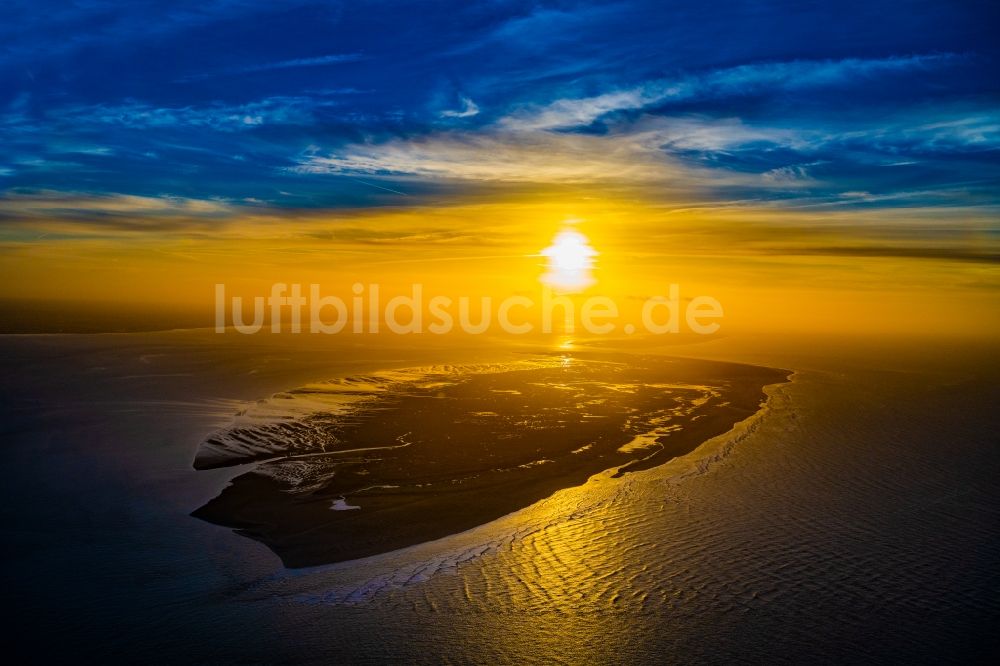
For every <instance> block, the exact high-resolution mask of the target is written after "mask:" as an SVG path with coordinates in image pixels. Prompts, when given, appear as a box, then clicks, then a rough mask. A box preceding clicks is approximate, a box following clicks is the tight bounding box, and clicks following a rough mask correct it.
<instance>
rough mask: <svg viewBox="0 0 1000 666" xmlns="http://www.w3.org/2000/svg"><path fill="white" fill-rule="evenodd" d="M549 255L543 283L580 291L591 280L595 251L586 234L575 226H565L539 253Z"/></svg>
mask: <svg viewBox="0 0 1000 666" xmlns="http://www.w3.org/2000/svg"><path fill="white" fill-rule="evenodd" d="M541 254H542V256H543V257H547V258H548V266H547V267H548V272H547V273H546V274H545V275H543V276H542V282H544V283H545V284H547V285H549V286H552V287H555V288H557V289H560V290H562V291H579V290H582V289H584V288H586V287H588V286H590V285H591V284H593V283H594V278H593V276H592V275H591V270H592V269H593V267H594V257H596V256H597V254H598V252H597V250H595V249H594V248H593V247H591V246H590V242H589V241H588V240H587V237H586V236H584V235H583V234H581V233H580V232H579V231H576V230H575V229H564V230H562V231H560V232H559V233H558V234H556V236H555V238H554V239H552V244H551V245H549V246H548V247H547V248H545V249H544V250H542V252H541Z"/></svg>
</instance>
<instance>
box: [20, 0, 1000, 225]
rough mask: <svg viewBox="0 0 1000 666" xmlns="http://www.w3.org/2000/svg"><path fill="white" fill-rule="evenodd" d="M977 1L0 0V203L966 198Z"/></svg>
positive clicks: (978, 63) (912, 202)
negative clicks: (581, 194) (607, 196)
mask: <svg viewBox="0 0 1000 666" xmlns="http://www.w3.org/2000/svg"><path fill="white" fill-rule="evenodd" d="M998 18H1000V15H998V11H997V9H996V3H990V2H908V1H893V2H880V3H873V2H837V3H833V2H824V3H818V2H806V1H795V2H722V3H709V2H704V1H703V0H700V1H697V2H687V1H683V2H638V1H634V2H630V1H624V2H608V3H605V2H500V1H497V2H481V3H467V2H455V3H446V2H441V3H433V2H432V3H408V2H391V3H390V2H365V1H359V2H294V1H293V2H281V3H275V2H239V1H236V0H221V1H206V0H202V1H199V2H186V1H173V2H155V1H139V2H129V3H124V2H105V1H103V0H84V1H80V2H44V1H39V0H32V1H30V2H29V1H21V0H9V1H8V2H5V3H4V4H3V7H2V9H0V44H2V46H0V81H2V85H0V137H2V139H0V192H2V194H0V196H2V197H3V200H2V202H0V203H2V210H0V220H7V221H8V222H10V221H16V220H19V219H22V220H23V219H24V218H26V217H27V218H30V217H31V216H32V215H39V214H44V215H47V216H62V217H65V218H66V219H70V220H72V219H76V218H85V219H86V220H87V221H89V222H93V221H94V220H98V221H99V220H100V219H102V215H103V216H105V217H109V218H110V217H111V213H112V212H113V211H120V210H122V209H123V207H124V209H125V210H128V203H129V202H138V204H137V205H136V209H137V210H140V209H141V210H144V211H148V210H150V208H155V209H157V210H161V211H165V212H166V215H167V217H169V213H170V212H171V211H174V210H176V211H178V212H179V213H182V214H183V215H185V216H190V215H202V216H207V217H212V216H230V215H236V214H240V212H241V211H245V210H246V209H248V208H251V209H259V208H266V209H268V210H277V211H282V210H288V211H295V210H299V209H325V208H333V209H342V208H365V207H380V206H412V205H418V204H419V205H447V204H449V203H453V202H458V201H462V200H466V199H476V198H481V197H487V198H488V197H491V196H499V195H502V194H505V193H508V192H520V191H526V190H531V189H532V188H549V189H551V188H556V189H558V188H567V189H579V188H588V187H595V186H598V187H600V188H602V190H607V191H613V192H620V193H623V194H625V195H629V196H631V195H640V196H642V197H643V198H647V199H652V200H657V199H662V200H663V201H668V202H676V203H678V204H684V205H697V204H699V203H705V202H710V203H713V204H718V203H720V202H722V203H731V204H733V205H750V204H752V205H758V206H759V205H766V206H778V207H787V208H796V209H806V210H825V209H868V208H878V209H882V208H899V207H932V208H933V207H940V208H948V207H960V208H963V209H969V208H972V209H975V210H979V211H982V212H983V214H986V215H994V214H995V212H996V210H997V205H998V203H1000V201H998V198H1000V190H998V183H1000V87H998V84H997V82H998V81H1000V76H998V73H1000V67H998V57H1000V47H998V44H1000V41H998V40H997V39H996V28H997V25H1000V22H998ZM81 201H84V202H87V203H86V205H81V204H80V202H81ZM150 202H153V204H154V205H152V206H151V204H150ZM139 204H141V205H139Z"/></svg>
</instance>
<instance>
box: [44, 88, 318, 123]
mask: <svg viewBox="0 0 1000 666" xmlns="http://www.w3.org/2000/svg"><path fill="white" fill-rule="evenodd" d="M336 105H337V102H335V101H333V100H327V99H318V98H316V97H294V96H293V97H286V96H277V97H268V98H265V99H262V100H258V101H254V102H247V103H245V104H224V103H221V102H215V103H212V104H208V105H205V106H184V107H156V106H152V105H150V104H147V103H144V102H139V101H136V100H129V101H126V102H124V103H122V104H117V105H106V104H99V105H94V106H74V107H68V108H64V109H56V110H53V111H51V112H50V116H52V117H54V118H58V119H60V120H64V121H68V122H71V123H74V124H77V125H79V124H81V123H82V124H84V125H86V124H104V125H122V126H125V127H132V128H157V127H161V128H163V127H202V128H212V129H216V130H224V131H238V130H245V129H250V128H253V127H257V126H260V125H265V124H279V125H280V124H309V123H312V122H313V121H314V120H315V117H314V113H315V111H316V110H317V109H320V108H323V107H331V106H336Z"/></svg>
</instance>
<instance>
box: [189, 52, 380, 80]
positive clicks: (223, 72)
mask: <svg viewBox="0 0 1000 666" xmlns="http://www.w3.org/2000/svg"><path fill="white" fill-rule="evenodd" d="M364 59H365V56H364V55H363V54H361V53H333V54H329V55H323V56H316V57H314V58H293V59H291V60H279V61H277V62H265V63H259V64H256V65H245V66H242V67H230V68H227V69H219V70H215V71H212V72H205V73H202V74H192V75H191V76H185V77H183V78H180V79H178V81H202V80H204V79H210V78H213V77H216V76H232V75H237V74H253V73H255V72H270V71H274V70H276V69H292V68H295V67H320V66H324V65H339V64H343V63H347V62H357V61H359V60H364Z"/></svg>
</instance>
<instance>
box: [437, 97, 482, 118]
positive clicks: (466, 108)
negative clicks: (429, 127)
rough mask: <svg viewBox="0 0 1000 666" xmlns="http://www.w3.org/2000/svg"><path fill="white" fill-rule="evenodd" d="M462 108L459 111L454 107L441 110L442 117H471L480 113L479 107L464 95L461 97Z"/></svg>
mask: <svg viewBox="0 0 1000 666" xmlns="http://www.w3.org/2000/svg"><path fill="white" fill-rule="evenodd" d="M461 102H462V108H461V109H458V110H457V111H456V110H454V109H448V110H446V111H442V112H441V117H442V118H470V117H472V116H475V115H478V114H479V107H478V106H477V105H476V103H475V102H473V101H472V100H471V99H469V98H468V97H465V96H464V95H463V96H462V98H461Z"/></svg>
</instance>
